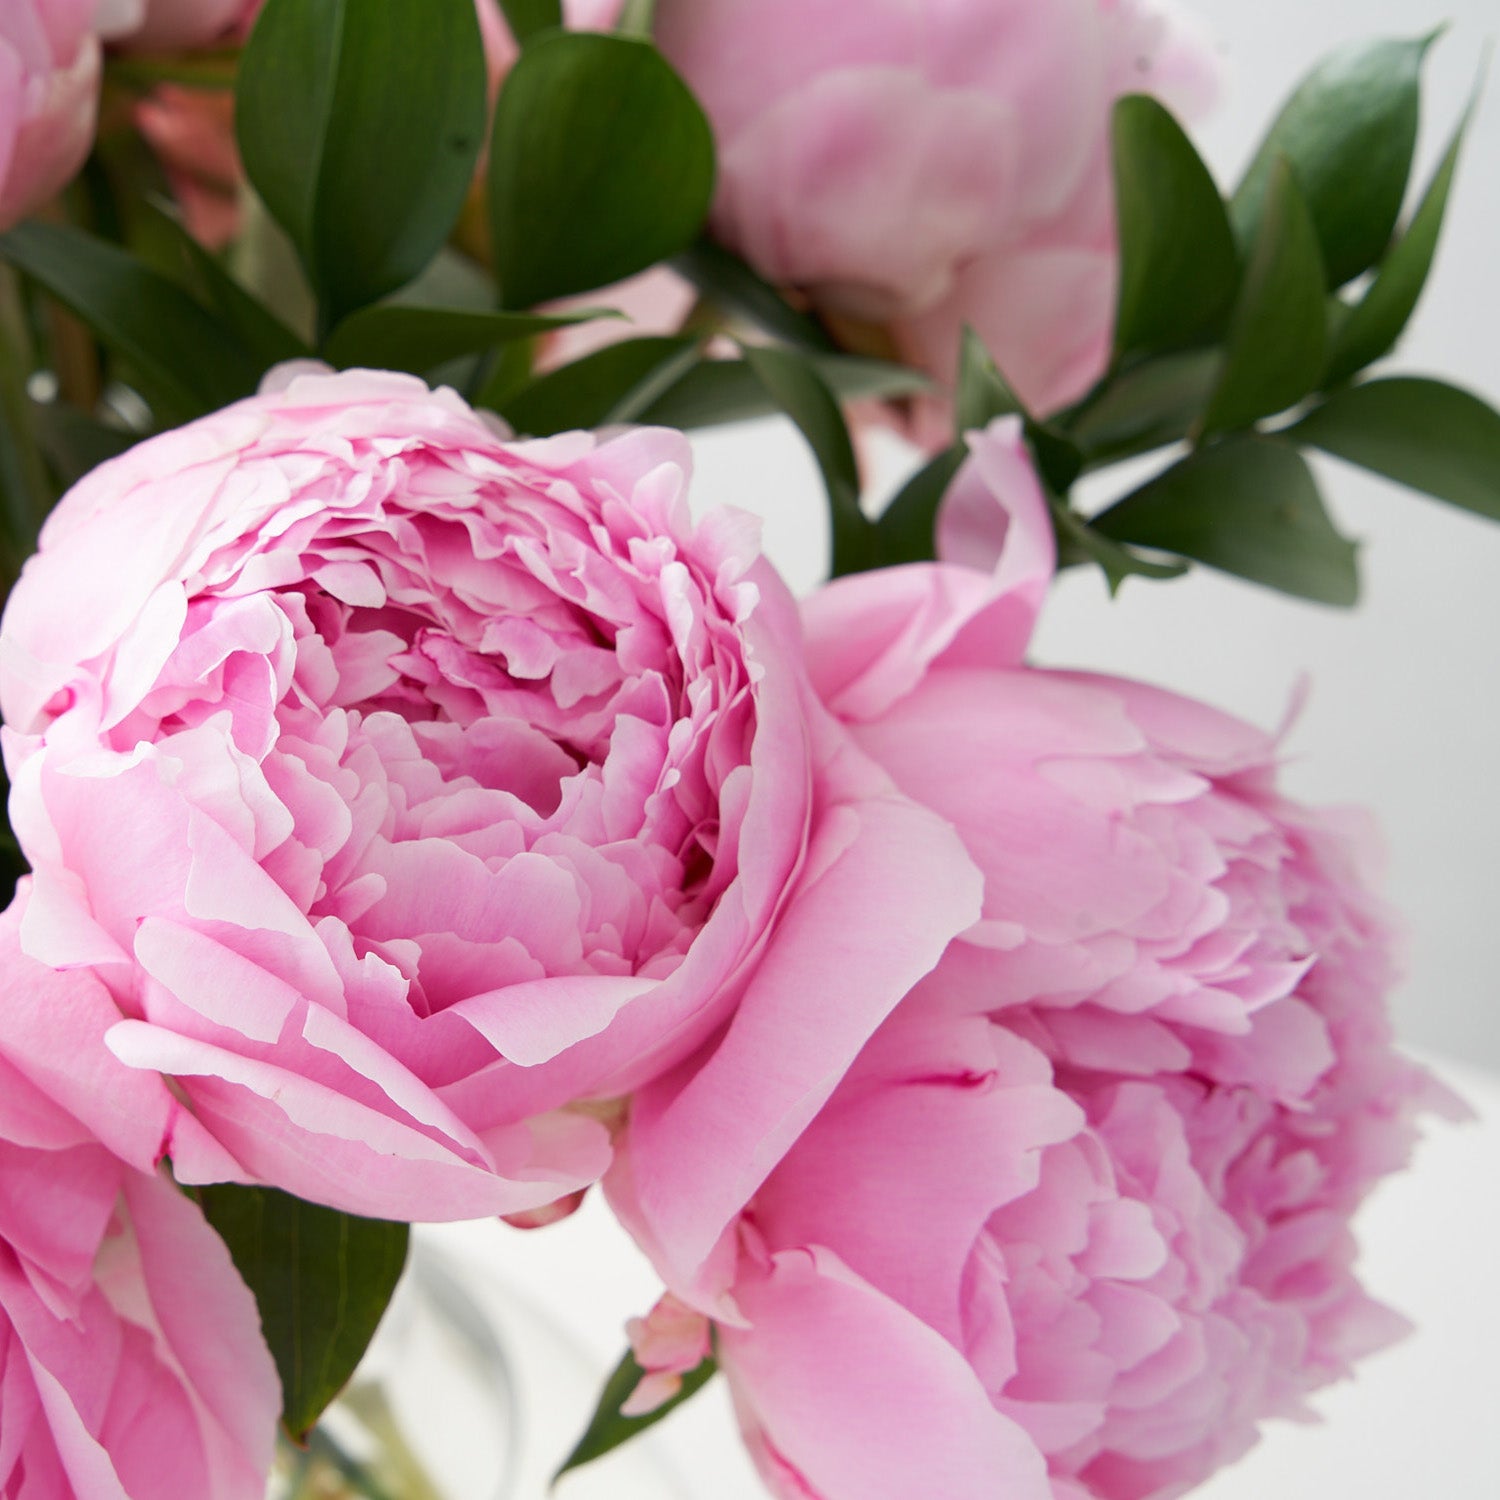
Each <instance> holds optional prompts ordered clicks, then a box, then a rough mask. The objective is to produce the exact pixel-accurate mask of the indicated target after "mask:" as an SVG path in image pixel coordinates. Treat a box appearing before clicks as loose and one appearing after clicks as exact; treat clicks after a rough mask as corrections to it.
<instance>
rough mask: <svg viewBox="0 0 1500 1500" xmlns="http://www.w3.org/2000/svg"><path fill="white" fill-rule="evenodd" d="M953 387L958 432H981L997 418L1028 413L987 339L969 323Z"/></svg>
mask: <svg viewBox="0 0 1500 1500" xmlns="http://www.w3.org/2000/svg"><path fill="white" fill-rule="evenodd" d="M953 390H954V394H953V427H954V430H955V431H956V432H978V431H980V430H981V429H983V428H985V427H988V426H989V425H990V423H991V422H993V421H994V420H995V418H996V417H1009V416H1023V417H1024V416H1026V415H1027V411H1026V408H1025V407H1024V406H1022V404H1021V398H1020V397H1019V396H1017V395H1016V393H1015V392H1014V391H1013V390H1011V388H1010V383H1009V382H1008V381H1007V380H1006V378H1005V377H1004V376H1003V375H1002V374H1001V373H1000V369H999V367H998V366H997V365H996V364H995V361H994V359H993V357H992V356H991V354H990V351H989V350H988V349H986V348H985V346H984V341H983V340H982V339H981V338H980V337H979V335H978V334H977V333H975V332H974V330H973V329H972V328H970V327H969V325H968V324H967V323H966V324H965V325H964V331H963V334H962V335H961V337H960V341H959V346H958V378H957V380H956V381H955V383H954V388H953Z"/></svg>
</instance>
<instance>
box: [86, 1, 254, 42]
mask: <svg viewBox="0 0 1500 1500" xmlns="http://www.w3.org/2000/svg"><path fill="white" fill-rule="evenodd" d="M263 3H264V0H98V29H99V35H100V36H102V37H103V38H104V39H105V41H107V42H112V43H115V44H117V45H120V46H124V47H128V48H129V49H130V50H131V51H133V52H146V51H150V52H175V51H180V50H183V49H186V48H192V47H210V46H213V45H215V44H223V43H226V42H230V41H233V40H234V39H235V38H236V37H238V36H239V35H240V34H241V33H243V32H244V31H247V30H248V29H249V27H250V23H251V22H252V21H253V20H254V19H255V17H256V15H257V14H258V13H259V11H260V8H261V5H262V4H263Z"/></svg>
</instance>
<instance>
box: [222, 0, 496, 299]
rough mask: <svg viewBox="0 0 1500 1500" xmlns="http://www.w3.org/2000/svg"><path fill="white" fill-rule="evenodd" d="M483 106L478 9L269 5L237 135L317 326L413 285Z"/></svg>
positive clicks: (470, 162)
mask: <svg viewBox="0 0 1500 1500" xmlns="http://www.w3.org/2000/svg"><path fill="white" fill-rule="evenodd" d="M484 96H485V78H484V60H483V52H482V48H481V46H480V38H479V23H478V21H477V19H476V17H475V13H474V6H473V0H379V3H378V4H373V3H370V0H321V3H316V4H314V3H309V0H267V3H266V6H265V8H264V10H262V11H261V13H260V17H259V19H258V20H257V22H256V25H255V29H254V31H253V32H252V33H251V36H250V40H249V42H248V44H247V45H246V48H245V54H244V57H243V59H242V61H241V64H240V73H239V82H238V85H237V90H236V109H235V127H236V132H237V134H238V138H239V145H240V154H241V156H242V157H243V158H244V162H245V170H246V172H247V174H248V175H249V178H250V181H251V182H252V183H253V184H254V186H255V188H256V191H257V192H258V193H259V194H260V196H261V198H262V199H263V200H264V201H265V204H266V206H267V207H268V208H269V209H270V210H271V213H272V214H273V215H274V216H275V218H276V219H277V221H278V222H279V223H280V224H281V225H282V227H283V228H284V229H285V230H286V231H287V233H288V234H289V235H290V236H291V238H292V241H293V243H294V244H295V245H296V247H297V250H298V253H299V254H300V256H301V258H302V262H303V265H304V266H305V267H306V268H307V273H308V279H309V281H310V282H311V283H312V286H313V289H314V291H315V292H316V293H317V296H318V299H319V302H320V304H321V306H322V309H323V316H324V324H325V326H332V325H333V324H335V323H337V322H338V320H339V319H340V318H342V317H343V316H345V315H346V314H347V313H349V312H352V311H353V310H354V309H355V308H357V307H363V306H364V305H365V304H367V303H370V302H374V301H375V300H376V299H377V298H379V297H382V296H384V295H385V294H386V293H387V292H390V291H393V290H395V289H396V288H397V287H399V286H402V285H404V284H405V283H406V282H408V281H410V280H411V279H412V277H413V276H415V275H416V274H417V273H418V272H419V271H420V270H421V269H422V267H423V266H425V265H426V264H427V262H428V261H429V260H430V259H431V258H432V256H433V255H434V254H435V253H436V251H437V249H438V247H439V246H440V245H442V243H443V242H444V240H446V239H447V237H448V232H449V230H450V229H451V228H452V225H453V221H454V219H455V218H456V217H457V216H458V211H459V209H460V208H461V207H462V205H463V201H464V196H465V194H466V193H467V192H468V188H469V182H470V179H471V178H472V176H473V173H474V165H475V162H476V161H477V160H478V156H479V149H480V146H481V145H482V143H483V136H484V119H485V97H484Z"/></svg>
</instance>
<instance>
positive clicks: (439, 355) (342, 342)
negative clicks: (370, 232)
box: [324, 303, 619, 375]
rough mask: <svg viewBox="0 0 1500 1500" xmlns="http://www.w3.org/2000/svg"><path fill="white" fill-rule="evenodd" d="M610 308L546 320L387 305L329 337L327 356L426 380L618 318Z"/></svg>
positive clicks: (355, 316)
mask: <svg viewBox="0 0 1500 1500" xmlns="http://www.w3.org/2000/svg"><path fill="white" fill-rule="evenodd" d="M618 316H619V314H617V313H615V312H613V311H612V310H610V309H607V308H606V309H601V310H600V311H598V312H578V313H569V314H567V315H565V316H560V317H546V316H543V315H542V314H540V313H503V312H467V311H465V310H464V309H462V308H453V307H408V306H405V305H402V304H392V303H387V304H384V305H382V306H380V307H363V308H361V309H360V310H359V311H358V312H357V313H351V314H350V315H349V317H347V318H345V319H344V321H343V322H342V323H340V324H339V326H338V327H337V328H335V329H334V330H333V332H332V333H331V334H330V335H329V337H328V342H327V344H326V345H325V346H324V352H325V353H326V355H327V356H328V359H329V360H330V361H331V362H332V363H333V364H336V365H337V366H338V367H339V368H340V369H348V368H350V367H351V366H354V365H363V366H366V367H367V368H369V369H373V370H410V371H411V372H412V373H413V374H416V375H420V374H422V373H424V372H425V371H427V370H431V369H433V368H434V367H435V366H437V365H441V364H444V363H446V362H447V361H448V360H450V359H457V358H458V357H459V356H460V355H464V354H482V353H484V352H485V351H486V350H489V349H494V348H497V347H499V346H500V345H502V344H508V343H511V342H513V341H514V340H515V339H525V338H531V337H532V336H533V335H534V334H538V333H548V332H550V331H551V330H553V329H555V328H567V327H569V326H571V325H572V324H575V323H587V322H589V321H590V320H591V319H594V318H609V317H618Z"/></svg>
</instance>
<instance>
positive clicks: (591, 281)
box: [489, 32, 714, 307]
mask: <svg viewBox="0 0 1500 1500" xmlns="http://www.w3.org/2000/svg"><path fill="white" fill-rule="evenodd" d="M713 184H714V145H713V134H712V132H711V131H710V129H709V125H708V121H707V120H706V119H705V118H704V115H703V111H702V110H701V109H700V108H699V107H698V104H697V101H696V100H694V98H693V96H692V94H691V93H689V92H688V88H687V85H686V84H684V83H683V81H682V80H681V79H680V78H679V77H678V76H677V74H676V73H674V72H673V71H672V69H671V67H670V66H669V65H668V63H667V62H666V60H665V59H664V58H663V57H662V55H661V54H660V53H659V52H658V51H657V50H656V48H655V47H653V46H652V45H651V44H650V43H649V42H643V41H638V40H635V39H633V38H628V37H620V36H603V35H598V34H592V33H583V32H577V33H568V32H554V33H551V34H550V35H547V36H544V37H541V38H539V39H538V40H537V41H535V42H534V43H533V44H532V45H531V46H529V47H528V48H526V50H525V51H524V52H523V53H522V54H521V57H520V59H519V60H518V61H517V63H516V65H515V67H513V68H512V69H511V71H510V76H509V77H508V78H507V79H506V81H505V86H504V87H503V88H502V89H501V91H500V100H499V103H498V105H497V107H496V110H495V133H494V139H493V142H492V144H491V147H490V168H489V186H490V215H491V230H492V238H493V243H494V248H495V265H496V267H497V271H498V275H499V280H500V290H501V300H502V301H503V303H504V305H505V306H506V307H529V306H531V305H532V304H533V303H537V302H544V301H546V300H548V299H549V298H553V297H564V296H568V295H569V294H571V293H574V292H585V291H589V290H591V289H593V288H594V287H600V286H606V285H608V284H610V283H611V282H616V281H620V280H622V279H623V278H624V277H626V276H630V275H633V274H634V273H635V272H636V271H640V270H644V269H645V268H646V267H647V266H650V265H653V264H655V262H657V261H659V260H663V259H665V258H666V257H668V256H671V255H676V254H677V253H678V252H679V251H681V250H682V249H683V248H684V247H685V246H686V245H687V244H689V243H690V242H691V240H692V238H693V236H694V235H696V234H697V232H698V228H699V226H700V225H701V224H702V222H703V219H704V217H705V215H706V214H707V213H708V205H709V202H710V200H711V199H712V197H713Z"/></svg>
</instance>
